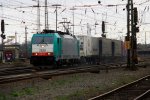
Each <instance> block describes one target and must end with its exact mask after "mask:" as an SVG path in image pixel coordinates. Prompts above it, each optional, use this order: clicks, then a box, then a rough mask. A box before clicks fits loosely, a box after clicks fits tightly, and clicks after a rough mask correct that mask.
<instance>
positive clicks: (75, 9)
mask: <svg viewBox="0 0 150 100" xmlns="http://www.w3.org/2000/svg"><path fill="white" fill-rule="evenodd" d="M70 10H72V16H73V19H72V21H73V25H72V26H73V35H74V10H76V8H75V7H73V8H71V9H70Z"/></svg>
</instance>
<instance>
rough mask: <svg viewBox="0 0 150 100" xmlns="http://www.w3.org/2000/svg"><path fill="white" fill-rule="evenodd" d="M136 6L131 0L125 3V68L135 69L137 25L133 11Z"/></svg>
mask: <svg viewBox="0 0 150 100" xmlns="http://www.w3.org/2000/svg"><path fill="white" fill-rule="evenodd" d="M136 11H137V8H133V0H128V4H127V36H126V48H127V68H128V69H130V70H134V69H136V66H135V64H136V60H137V54H136V48H137V47H136V44H137V39H136V32H138V31H137V29H138V28H139V27H136V25H137V20H138V18H137V15H136V14H135V13H137V12H136Z"/></svg>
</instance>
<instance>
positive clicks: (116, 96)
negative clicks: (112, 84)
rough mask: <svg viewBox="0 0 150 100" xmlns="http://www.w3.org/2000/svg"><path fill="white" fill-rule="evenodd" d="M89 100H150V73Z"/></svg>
mask: <svg viewBox="0 0 150 100" xmlns="http://www.w3.org/2000/svg"><path fill="white" fill-rule="evenodd" d="M89 100H150V75H148V76H145V77H143V78H141V79H139V80H136V81H134V82H131V83H129V84H126V85H124V86H121V87H119V88H117V89H114V90H112V91H109V92H107V93H104V94H101V95H98V96H96V97H93V98H90V99H89Z"/></svg>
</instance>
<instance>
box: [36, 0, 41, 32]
mask: <svg viewBox="0 0 150 100" xmlns="http://www.w3.org/2000/svg"><path fill="white" fill-rule="evenodd" d="M40 25H41V24H40V1H39V0H38V4H37V32H38V33H40V32H41V28H40Z"/></svg>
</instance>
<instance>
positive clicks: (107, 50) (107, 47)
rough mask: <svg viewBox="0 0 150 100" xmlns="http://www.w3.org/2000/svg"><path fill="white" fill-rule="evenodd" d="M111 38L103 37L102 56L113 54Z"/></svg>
mask: <svg viewBox="0 0 150 100" xmlns="http://www.w3.org/2000/svg"><path fill="white" fill-rule="evenodd" d="M111 41H112V40H110V39H105V38H103V39H102V56H112V50H111Z"/></svg>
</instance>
